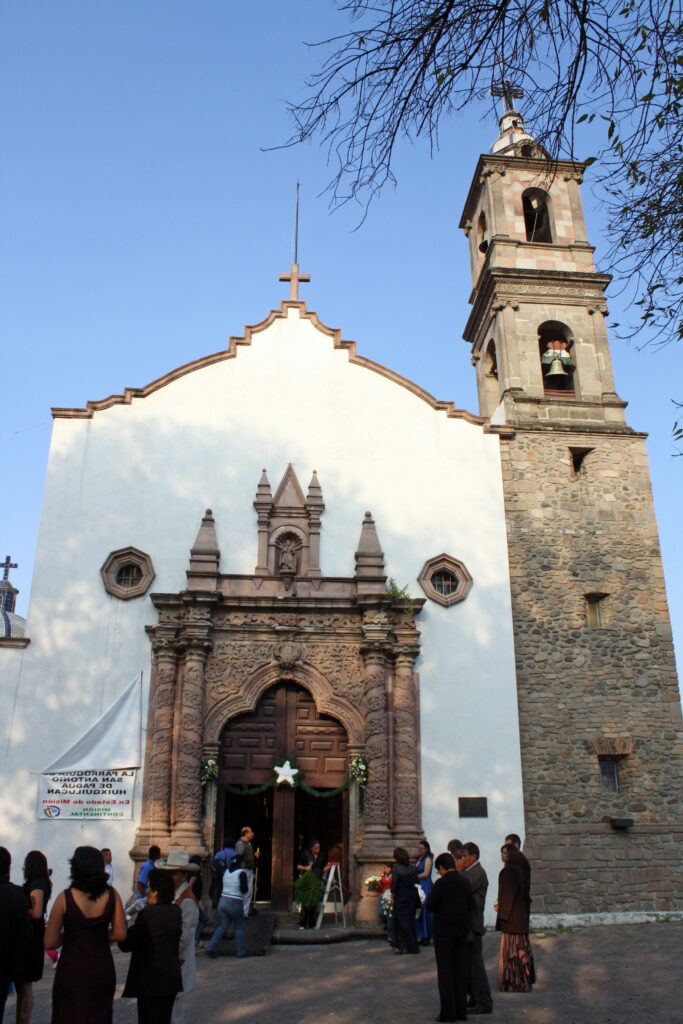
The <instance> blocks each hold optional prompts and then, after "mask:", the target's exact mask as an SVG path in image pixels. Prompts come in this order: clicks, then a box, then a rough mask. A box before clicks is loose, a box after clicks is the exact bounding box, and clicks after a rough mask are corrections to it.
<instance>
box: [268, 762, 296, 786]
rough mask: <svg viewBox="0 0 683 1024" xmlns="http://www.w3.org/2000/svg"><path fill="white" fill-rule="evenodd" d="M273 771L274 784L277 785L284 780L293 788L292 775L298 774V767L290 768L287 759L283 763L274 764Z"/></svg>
mask: <svg viewBox="0 0 683 1024" xmlns="http://www.w3.org/2000/svg"><path fill="white" fill-rule="evenodd" d="M273 771H274V772H277V779H276V780H275V785H276V786H279V785H280V783H282V782H286V783H287V784H288V785H289V786H291V787H292V789H294V786H295V781H294V776H295V775H298V774H299V769H298V768H292V766H291V764H290V763H289V760H287V761H285V763H284V764H282V765H277V764H276V765H275V767H274V768H273Z"/></svg>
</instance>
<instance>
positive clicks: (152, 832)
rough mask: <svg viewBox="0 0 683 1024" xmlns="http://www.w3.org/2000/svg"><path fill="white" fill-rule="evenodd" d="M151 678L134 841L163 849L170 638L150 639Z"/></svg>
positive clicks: (171, 697) (173, 646) (174, 647)
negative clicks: (151, 656)
mask: <svg viewBox="0 0 683 1024" xmlns="http://www.w3.org/2000/svg"><path fill="white" fill-rule="evenodd" d="M152 655H153V660H152V675H151V680H150V687H149V710H148V713H147V743H146V749H145V767H144V776H143V788H142V817H141V821H140V827H139V829H138V832H137V836H136V839H135V843H136V846H139V847H141V848H143V849H144V853H145V856H146V854H147V848H148V847H149V846H150V845H151V844H152V843H156V844H157V845H159V846H162V847H165V846H167V845H168V839H169V835H170V825H169V807H170V805H171V772H172V765H171V757H172V752H173V704H174V701H175V688H176V676H177V672H178V642H177V640H175V639H174V638H172V637H154V638H153V639H152Z"/></svg>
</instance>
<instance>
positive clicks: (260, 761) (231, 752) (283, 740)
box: [218, 683, 348, 909]
mask: <svg viewBox="0 0 683 1024" xmlns="http://www.w3.org/2000/svg"><path fill="white" fill-rule="evenodd" d="M347 746H348V745H347V739H346V732H345V730H344V728H343V726H342V725H341V724H340V723H339V722H337V721H336V720H335V719H334V718H330V717H329V716H328V715H319V714H318V711H317V709H316V706H315V701H314V700H313V698H312V697H311V695H310V693H308V691H307V690H304V689H302V688H301V687H299V686H296V685H294V684H293V683H279V684H277V686H274V687H272V688H271V689H270V690H268V692H267V693H266V694H265V695H264V696H263V697H262V698H261V700H260V701H259V702H258V704H257V706H256V708H255V709H254V711H253V712H252V713H250V714H246V715H239V716H238V717H237V718H234V719H232V720H231V721H229V722H228V723H227V725H226V726H225V728H224V729H223V732H222V734H221V743H220V749H219V755H218V766H219V780H220V781H221V782H224V783H228V784H229V785H232V786H258V785H263V784H264V783H266V782H268V781H269V780H270V779H271V778H272V777H273V767H274V765H276V764H281V763H282V761H283V760H284V758H286V757H289V758H292V759H293V760H295V761H296V764H297V766H298V767H299V769H300V770H301V772H302V775H303V781H304V782H305V783H306V784H307V785H309V786H312V787H313V788H314V789H336V788H337V786H340V785H342V784H343V783H344V782H345V781H346V779H347V778H348V753H347ZM294 797H295V794H294V791H293V790H291V789H289V788H288V787H279V788H278V789H276V790H275V791H274V793H273V843H272V876H271V880H272V887H271V894H272V900H273V905H274V906H275V907H277V908H278V909H288V908H289V906H290V900H291V885H292V878H293V876H294V808H295V802H294ZM346 806H347V804H346V801H345V802H344V807H345V808H346ZM346 830H347V822H346V821H344V823H343V834H344V837H345V838H346Z"/></svg>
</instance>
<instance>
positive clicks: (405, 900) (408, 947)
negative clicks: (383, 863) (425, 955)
mask: <svg viewBox="0 0 683 1024" xmlns="http://www.w3.org/2000/svg"><path fill="white" fill-rule="evenodd" d="M416 883H417V869H416V868H414V867H413V865H412V864H411V863H410V857H409V856H408V851H407V850H404V849H403V847H402V846H397V847H396V849H395V850H394V866H393V867H392V869H391V894H392V896H393V897H394V936H395V939H396V948H395V949H394V953H397V954H398V953H419V952H420V947H419V946H418V944H417V935H416V934H415V911H416V909H417V905H418V903H419V896H418V893H417V889H416V888H415V885H416Z"/></svg>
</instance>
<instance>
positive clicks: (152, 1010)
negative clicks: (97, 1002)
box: [119, 868, 183, 1024]
mask: <svg viewBox="0 0 683 1024" xmlns="http://www.w3.org/2000/svg"><path fill="white" fill-rule="evenodd" d="M174 899H175V886H174V883H173V876H172V875H171V874H170V873H169V872H168V871H160V870H159V869H158V868H153V869H152V870H151V871H150V873H149V874H148V876H147V906H146V907H145V908H144V909H143V910H141V911H140V913H139V914H138V916H137V919H136V921H135V924H133V925H131V927H130V928H129V929H128V935H127V936H126V938H125V939H124V940H123V942H119V949H121V950H123V952H124V953H129V952H130V953H132V956H131V958H130V964H129V965H128V977H127V978H126V985H125V988H124V990H123V995H124V998H126V997H130V998H136V999H137V1001H138V1022H139V1024H169V1022H170V1020H171V1014H172V1012H173V1003H174V1000H175V997H176V994H177V993H178V992H181V991H182V988H183V982H182V978H181V974H180V959H179V957H178V949H179V947H180V936H181V934H182V930H183V915H182V913H181V910H180V907H178V906H176V905H175V903H174Z"/></svg>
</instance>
